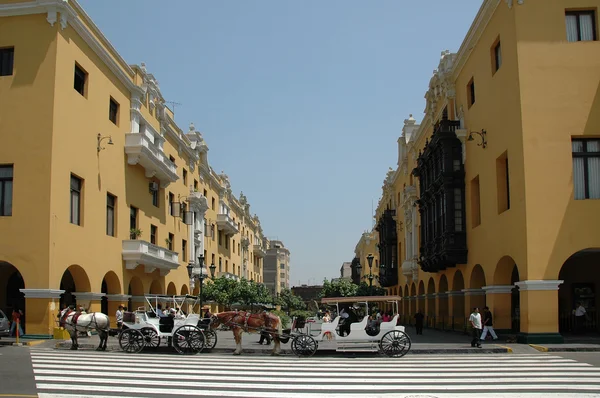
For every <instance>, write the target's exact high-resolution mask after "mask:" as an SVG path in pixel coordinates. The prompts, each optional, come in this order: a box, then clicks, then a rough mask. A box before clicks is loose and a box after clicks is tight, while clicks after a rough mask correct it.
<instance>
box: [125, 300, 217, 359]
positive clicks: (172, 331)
mask: <svg viewBox="0 0 600 398" xmlns="http://www.w3.org/2000/svg"><path fill="white" fill-rule="evenodd" d="M145 299H146V303H147V307H139V308H138V309H137V310H136V311H135V312H125V314H124V316H123V329H122V330H121V332H120V333H119V345H120V347H121V349H122V350H123V351H126V352H130V353H137V352H140V351H142V350H143V349H144V347H148V348H155V349H156V348H158V347H159V346H160V344H161V342H165V341H166V342H167V345H169V346H173V348H175V350H176V351H177V352H179V353H180V354H197V353H199V352H200V351H202V350H203V349H205V348H206V349H212V348H213V347H214V346H215V345H216V344H217V335H216V333H215V332H214V331H212V330H210V329H209V328H208V327H206V326H207V323H208V322H209V320H208V319H205V320H204V319H202V314H201V313H200V312H201V309H200V308H199V298H198V297H196V296H189V295H186V296H166V295H146V296H145ZM167 306H168V307H170V308H171V310H167ZM160 307H162V309H161V310H160V311H159V310H158V309H159V308H160ZM195 311H198V313H196V312H195ZM161 313H162V314H161Z"/></svg>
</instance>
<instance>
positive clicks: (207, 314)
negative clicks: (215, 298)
mask: <svg viewBox="0 0 600 398" xmlns="http://www.w3.org/2000/svg"><path fill="white" fill-rule="evenodd" d="M210 317H211V314H210V310H209V309H208V307H204V319H206V318H210Z"/></svg>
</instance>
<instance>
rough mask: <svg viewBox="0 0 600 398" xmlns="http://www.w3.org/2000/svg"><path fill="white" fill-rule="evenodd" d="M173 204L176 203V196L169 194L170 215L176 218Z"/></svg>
mask: <svg viewBox="0 0 600 398" xmlns="http://www.w3.org/2000/svg"><path fill="white" fill-rule="evenodd" d="M173 202H175V195H173V192H169V214H170V215H171V216H173V217H175V214H173Z"/></svg>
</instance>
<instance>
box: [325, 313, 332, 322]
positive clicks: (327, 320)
mask: <svg viewBox="0 0 600 398" xmlns="http://www.w3.org/2000/svg"><path fill="white" fill-rule="evenodd" d="M329 322H331V314H330V313H329V311H327V312H326V313H325V315H323V323H329Z"/></svg>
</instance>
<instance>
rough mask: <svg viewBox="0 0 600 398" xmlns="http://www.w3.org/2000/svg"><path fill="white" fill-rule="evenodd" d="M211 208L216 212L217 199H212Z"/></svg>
mask: <svg viewBox="0 0 600 398" xmlns="http://www.w3.org/2000/svg"><path fill="white" fill-rule="evenodd" d="M210 208H211V209H213V210H215V198H212V199H211V202H210Z"/></svg>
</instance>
